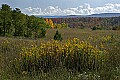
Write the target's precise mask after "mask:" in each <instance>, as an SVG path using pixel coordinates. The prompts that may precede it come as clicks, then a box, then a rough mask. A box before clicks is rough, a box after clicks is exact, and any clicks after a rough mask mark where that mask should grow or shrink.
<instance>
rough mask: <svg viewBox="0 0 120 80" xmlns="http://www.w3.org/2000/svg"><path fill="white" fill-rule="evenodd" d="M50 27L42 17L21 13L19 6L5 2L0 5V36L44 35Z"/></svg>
mask: <svg viewBox="0 0 120 80" xmlns="http://www.w3.org/2000/svg"><path fill="white" fill-rule="evenodd" d="M45 28H50V25H49V24H47V23H46V21H45V20H44V19H43V18H37V17H35V16H33V15H32V16H28V15H27V14H23V13H22V12H21V10H20V9H19V8H15V9H12V8H11V7H10V6H9V5H7V4H2V6H1V7H0V36H23V37H34V38H40V37H44V36H45V34H46V30H45Z"/></svg>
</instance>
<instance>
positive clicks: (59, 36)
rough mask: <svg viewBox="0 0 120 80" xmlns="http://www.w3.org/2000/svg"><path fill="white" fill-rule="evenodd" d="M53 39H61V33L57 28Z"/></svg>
mask: <svg viewBox="0 0 120 80" xmlns="http://www.w3.org/2000/svg"><path fill="white" fill-rule="evenodd" d="M54 40H60V41H61V40H62V37H61V34H60V33H59V32H58V30H57V31H56V33H55V35H54Z"/></svg>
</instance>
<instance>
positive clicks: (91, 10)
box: [0, 0, 120, 15]
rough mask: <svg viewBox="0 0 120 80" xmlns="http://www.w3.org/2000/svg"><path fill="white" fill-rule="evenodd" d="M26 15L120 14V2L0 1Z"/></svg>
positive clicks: (100, 0) (73, 0) (69, 0)
mask: <svg viewBox="0 0 120 80" xmlns="http://www.w3.org/2000/svg"><path fill="white" fill-rule="evenodd" d="M2 4H8V5H10V6H11V8H13V9H14V8H16V7H17V8H20V9H21V11H22V12H23V13H25V14H28V15H90V14H99V13H120V0H0V5H2Z"/></svg>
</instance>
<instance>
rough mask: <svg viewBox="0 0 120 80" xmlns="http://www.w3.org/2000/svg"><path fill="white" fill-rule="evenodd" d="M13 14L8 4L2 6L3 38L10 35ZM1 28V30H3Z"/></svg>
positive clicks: (0, 16) (0, 13)
mask: <svg viewBox="0 0 120 80" xmlns="http://www.w3.org/2000/svg"><path fill="white" fill-rule="evenodd" d="M11 12H12V9H11V8H10V6H9V5H7V4H2V7H1V9H0V18H1V24H2V28H3V30H2V31H3V34H2V35H3V36H5V35H6V34H9V32H10V30H11V29H12V28H11V23H12V18H11ZM2 28H1V29H2Z"/></svg>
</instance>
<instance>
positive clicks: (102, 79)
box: [0, 28, 120, 80]
mask: <svg viewBox="0 0 120 80" xmlns="http://www.w3.org/2000/svg"><path fill="white" fill-rule="evenodd" d="M55 32H56V30H55V29H48V30H47V35H46V37H45V38H43V39H37V40H31V39H16V38H5V37H0V79H1V80H6V79H9V80H18V79H20V80H27V79H28V80H29V79H33V80H36V79H38V80H41V79H43V80H46V79H48V80H56V79H58V80H96V79H97V80H119V79H120V35H119V34H120V32H119V31H110V30H106V31H91V30H89V29H86V30H81V29H69V28H68V29H67V28H66V29H59V32H60V33H61V35H62V37H63V41H62V42H59V41H53V40H51V39H53V37H54V34H55ZM74 38H75V39H74ZM76 38H77V39H76ZM78 39H79V40H78ZM81 44H83V45H84V49H85V51H84V49H83V50H80V49H82V47H81V46H80V45H81ZM91 50H93V52H91ZM95 50H97V51H96V52H94V51H95ZM62 51H63V52H62ZM89 51H90V52H89ZM99 52H100V53H101V52H102V53H101V54H100V53H99ZM27 53H28V54H31V53H33V54H32V56H29V57H28V56H27ZM42 53H44V54H45V55H42ZM63 53H64V55H63ZM84 53H85V54H87V55H85V54H84ZM88 53H90V55H92V57H91V56H90V55H88ZM104 53H105V54H104ZM50 54H52V55H50ZM56 54H57V55H56ZM98 54H100V55H98ZM103 54H104V55H103ZM38 55H42V56H38ZM96 55H98V56H100V57H101V58H98V57H97V58H95V56H96ZM26 57H27V58H26ZM80 61H81V62H80Z"/></svg>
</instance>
